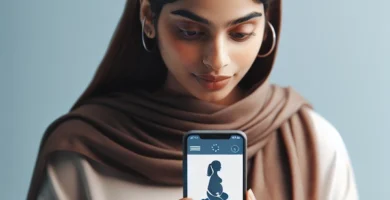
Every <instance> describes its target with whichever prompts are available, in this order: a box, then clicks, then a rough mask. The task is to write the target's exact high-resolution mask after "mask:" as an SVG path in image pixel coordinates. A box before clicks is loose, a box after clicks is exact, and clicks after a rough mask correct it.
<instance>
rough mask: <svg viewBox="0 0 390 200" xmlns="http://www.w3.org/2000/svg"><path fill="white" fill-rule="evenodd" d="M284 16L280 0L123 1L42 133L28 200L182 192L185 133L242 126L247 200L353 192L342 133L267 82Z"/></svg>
mask: <svg viewBox="0 0 390 200" xmlns="http://www.w3.org/2000/svg"><path fill="white" fill-rule="evenodd" d="M280 23H281V2H280V0H274V1H271V0H213V1H209V0H196V1H195V0H141V1H138V0H128V1H127V4H126V8H125V10H124V13H123V16H122V18H121V21H120V24H119V26H118V29H117V30H116V32H115V35H114V37H113V40H112V42H111V44H110V46H109V49H108V51H107V54H106V56H105V57H104V59H103V61H102V63H101V65H100V67H99V69H98V71H97V73H96V75H95V77H94V79H93V80H92V82H91V84H90V85H89V87H88V88H87V89H86V91H85V92H84V93H83V95H82V96H81V97H80V99H79V100H78V101H77V102H76V104H75V105H74V106H73V108H72V110H71V111H70V112H69V113H68V114H66V115H64V116H62V117H61V118H59V119H57V120H56V121H55V122H54V123H53V124H51V126H49V128H48V129H47V131H46V133H45V135H44V137H43V139H42V143H41V146H40V151H39V155H38V159H37V163H36V166H35V170H34V175H33V178H32V182H31V186H30V190H29V194H28V199H72V200H73V199H98V200H99V199H116V200H121V199H160V200H165V199H166V200H172V199H179V198H181V194H182V168H181V165H182V153H181V149H182V146H181V145H182V144H181V141H182V136H183V133H184V132H186V131H188V130H192V129H238V130H242V131H244V132H245V133H246V134H247V137H248V172H249V175H248V186H249V188H251V189H250V190H249V192H248V196H251V198H250V197H248V199H254V198H257V199H273V200H282V199H294V200H305V199H308V200H309V199H310V200H313V199H332V200H337V199H357V192H356V187H355V182H354V176H353V170H352V168H351V166H350V161H349V158H348V153H347V151H346V149H345V146H344V144H343V141H342V139H341V137H340V135H339V133H338V132H337V131H336V130H335V129H334V128H333V127H332V125H330V124H329V123H328V122H327V121H326V120H325V119H323V118H322V117H321V116H320V115H319V114H317V113H315V112H314V111H313V110H312V109H311V106H310V104H309V103H308V102H306V101H305V100H304V99H303V98H302V97H301V96H300V95H299V94H297V93H296V92H295V91H294V90H293V89H291V88H281V87H278V86H276V85H271V84H270V83H269V81H268V76H269V74H270V72H271V69H272V65H273V62H274V59H275V55H276V50H277V45H278V41H279V34H280ZM254 196H255V197H254Z"/></svg>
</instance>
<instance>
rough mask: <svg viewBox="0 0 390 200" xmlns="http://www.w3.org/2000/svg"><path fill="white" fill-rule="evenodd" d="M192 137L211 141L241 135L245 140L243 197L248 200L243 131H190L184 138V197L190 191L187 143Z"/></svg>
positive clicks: (244, 135)
mask: <svg viewBox="0 0 390 200" xmlns="http://www.w3.org/2000/svg"><path fill="white" fill-rule="evenodd" d="M192 135H198V136H200V137H201V138H209V139H218V138H220V137H221V136H225V135H226V136H229V138H230V137H231V136H233V135H239V136H241V137H242V138H243V143H244V144H243V146H244V148H243V156H242V164H243V172H242V175H243V188H242V195H243V198H242V199H243V200H245V199H246V191H247V155H246V149H247V137H246V134H245V133H244V132H243V131H240V130H192V131H188V132H187V133H186V134H185V135H184V137H183V157H184V158H183V197H187V195H188V192H187V191H188V189H187V155H188V152H187V149H188V148H187V145H188V143H187V141H188V137H189V136H192Z"/></svg>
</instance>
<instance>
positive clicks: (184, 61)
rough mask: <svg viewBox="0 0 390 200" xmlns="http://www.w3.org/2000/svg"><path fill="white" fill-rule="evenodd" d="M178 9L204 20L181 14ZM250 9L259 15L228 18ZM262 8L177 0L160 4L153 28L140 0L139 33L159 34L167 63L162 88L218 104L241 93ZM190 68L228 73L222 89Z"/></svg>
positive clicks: (231, 1) (233, 0) (243, 1)
mask: <svg viewBox="0 0 390 200" xmlns="http://www.w3.org/2000/svg"><path fill="white" fill-rule="evenodd" d="M178 10H180V11H181V12H178ZM183 10H185V11H190V12H191V13H193V14H195V15H196V16H199V17H201V18H202V19H205V20H206V21H207V23H202V22H199V21H196V20H194V19H189V18H188V17H187V16H182V14H183V12H182V11H183ZM254 12H255V13H259V14H260V15H256V16H255V17H253V18H250V19H249V20H246V21H243V22H240V23H237V24H233V25H232V24H229V23H228V22H231V21H233V20H236V19H239V18H242V17H244V16H248V14H251V13H254ZM264 14H265V13H264V6H263V4H261V3H259V2H257V1H254V0H240V1H237V0H213V1H210V0H196V1H195V0H178V1H176V2H174V3H170V4H166V5H165V6H164V7H163V9H162V11H161V14H160V17H159V20H158V22H157V30H156V29H155V28H154V27H155V26H154V24H153V20H152V15H153V13H152V12H151V9H150V3H149V0H141V9H140V20H141V23H142V20H143V19H144V18H145V19H146V21H145V28H144V32H145V35H146V36H147V37H149V38H150V39H156V38H157V35H158V38H161V39H157V41H158V45H159V49H160V52H161V56H162V58H163V61H164V63H165V65H166V66H167V68H168V75H167V78H166V81H165V84H164V87H163V92H169V93H173V94H175V95H186V96H191V97H194V98H197V99H200V100H203V101H208V102H212V103H216V104H223V105H230V104H233V103H235V102H236V101H239V100H240V99H242V98H243V97H244V95H245V91H243V90H242V89H241V88H239V87H238V83H239V82H240V81H241V79H242V78H243V77H244V76H245V74H246V73H247V72H248V70H249V69H250V67H251V66H252V64H253V62H254V61H255V59H256V56H257V54H258V52H259V50H260V47H261V44H262V42H263V39H264V38H263V36H264V29H265V23H266V21H265V17H264V16H265V15H264ZM157 32H158V34H157ZM194 74H211V75H215V76H218V75H224V76H231V78H230V79H229V81H228V84H227V85H226V86H225V87H223V88H222V89H219V90H208V89H206V88H204V87H202V86H201V85H200V84H199V80H198V79H197V78H196V77H195V76H194ZM190 199H191V198H183V199H182V200H190ZM247 199H249V200H255V199H256V198H255V197H254V195H253V192H252V190H248V192H247Z"/></svg>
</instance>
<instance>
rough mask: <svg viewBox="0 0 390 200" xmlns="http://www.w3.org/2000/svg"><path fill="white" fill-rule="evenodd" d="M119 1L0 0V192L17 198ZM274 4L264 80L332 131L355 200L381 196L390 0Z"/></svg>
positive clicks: (102, 47)
mask: <svg viewBox="0 0 390 200" xmlns="http://www.w3.org/2000/svg"><path fill="white" fill-rule="evenodd" d="M124 3H125V0H115V1H107V0H106V1H102V0H93V1H92V0H85V1H76V0H70V1H49V0H36V1H27V0H24V1H23V0H12V1H11V0H8V1H7V0H1V1H0V89H1V91H0V94H1V98H0V123H1V124H0V134H1V137H0V156H1V159H0V199H7V200H8V199H9V200H17V199H25V197H26V194H27V189H28V185H29V182H30V178H31V174H32V169H33V165H34V163H35V159H36V155H37V150H38V145H39V142H40V139H41V136H42V134H43V131H44V130H45V129H46V127H47V126H48V124H49V123H51V122H52V121H53V120H54V119H55V118H57V117H58V116H60V115H61V114H63V113H65V112H66V111H67V110H68V109H69V108H70V106H71V105H72V104H73V102H74V101H75V100H76V98H77V97H78V96H79V95H80V93H81V92H82V91H83V90H84V89H85V87H86V86H87V84H88V83H89V82H90V80H91V78H92V75H93V73H94V72H95V69H96V67H97V65H98V64H99V63H100V61H101V59H102V57H103V55H104V53H105V51H106V48H107V45H108V43H109V41H110V39H111V36H112V33H113V31H114V29H115V27H116V25H117V23H118V19H119V17H120V16H121V14H122V11H123V8H124ZM283 5H284V10H283V27H282V35H281V43H280V51H279V53H278V57H277V62H276V65H275V69H274V71H273V73H272V78H271V79H272V81H273V82H275V83H278V84H281V85H284V86H287V85H291V86H293V87H294V88H295V89H296V90H298V91H299V92H300V93H301V94H302V95H303V96H305V97H306V98H307V99H308V100H310V101H311V102H312V103H313V105H314V107H315V108H316V110H317V112H318V113H320V114H321V115H322V116H324V117H325V118H326V119H328V120H329V121H330V122H331V123H332V124H333V125H334V126H335V127H336V128H337V129H338V130H339V131H340V133H341V135H342V137H343V138H344V141H345V143H346V145H347V148H348V150H349V153H350V156H351V160H352V164H353V167H354V170H355V174H356V180H357V183H358V188H359V193H360V196H361V199H369V200H371V199H375V200H386V199H390V190H389V185H390V182H389V179H390V172H389V169H390V159H389V156H388V152H390V145H389V144H388V141H389V139H390V136H389V133H390V125H389V124H390V120H389V116H388V113H390V106H389V102H390V92H389V91H390V90H389V89H390V79H389V78H388V76H389V75H390V38H389V36H390V24H389V22H388V20H389V19H390V14H389V12H388V8H389V7H390V1H386V0H376V1H363V0H343V1H340V0H328V1H323V0H321V1H320V0H301V1H285V2H284V3H283Z"/></svg>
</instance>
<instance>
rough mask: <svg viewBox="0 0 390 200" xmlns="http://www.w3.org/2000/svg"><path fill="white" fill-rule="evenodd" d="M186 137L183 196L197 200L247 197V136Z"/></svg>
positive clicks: (239, 199)
mask: <svg viewBox="0 0 390 200" xmlns="http://www.w3.org/2000/svg"><path fill="white" fill-rule="evenodd" d="M186 140H187V141H186V143H187V145H186V159H185V164H184V165H185V166H184V171H185V178H184V181H185V188H184V190H185V191H184V195H186V196H187V197H191V198H192V199H194V200H213V199H223V200H226V199H234V200H244V194H245V191H246V188H245V187H246V185H245V183H246V178H245V176H246V174H245V173H246V171H245V170H244V169H245V168H246V164H245V157H246V154H245V149H246V141H245V138H244V137H243V136H242V135H240V134H226V135H220V136H219V137H217V138H216V137H211V138H208V137H207V134H204V135H202V134H198V135H197V134H192V135H189V136H188V137H187V139H186Z"/></svg>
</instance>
